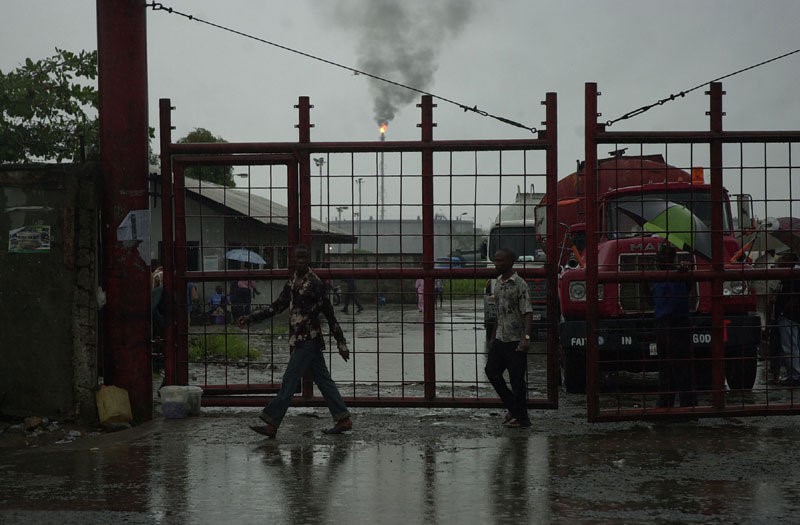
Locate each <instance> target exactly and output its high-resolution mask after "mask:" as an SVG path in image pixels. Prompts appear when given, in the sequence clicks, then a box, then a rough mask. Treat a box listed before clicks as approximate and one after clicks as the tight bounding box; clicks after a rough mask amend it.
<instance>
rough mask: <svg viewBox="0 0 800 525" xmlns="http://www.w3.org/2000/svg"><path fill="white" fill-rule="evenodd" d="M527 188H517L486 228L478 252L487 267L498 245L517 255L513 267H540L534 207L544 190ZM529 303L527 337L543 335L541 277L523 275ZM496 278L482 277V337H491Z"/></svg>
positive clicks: (541, 255)
mask: <svg viewBox="0 0 800 525" xmlns="http://www.w3.org/2000/svg"><path fill="white" fill-rule="evenodd" d="M530 190H531V191H530V192H524V191H521V190H520V188H519V187H518V188H517V195H516V197H515V199H514V202H513V203H512V204H509V205H508V206H505V207H503V208H502V209H501V210H500V213H499V215H498V216H497V218H496V219H495V221H494V223H492V225H491V227H490V229H489V235H488V236H487V237H486V241H485V246H484V249H482V255H483V257H484V260H485V264H486V266H487V267H489V268H493V267H494V263H493V260H494V254H495V253H496V252H497V250H499V249H500V248H507V249H511V250H512V251H513V252H514V253H515V254H516V255H517V262H516V263H515V264H514V268H515V270H519V269H524V268H544V263H545V251H544V246H543V244H542V240H541V237H540V236H539V235H537V231H536V208H537V206H539V204H540V202H541V200H542V199H543V198H544V195H545V194H544V193H535V192H534V188H533V185H531V188H530ZM525 281H526V282H527V283H528V289H529V291H530V296H531V306H532V307H533V323H532V325H531V338H532V339H534V340H535V339H538V338H544V337H545V336H546V331H547V282H546V280H545V279H544V278H539V277H537V278H525ZM496 283H497V279H496V278H492V279H489V280H487V281H486V286H485V288H484V294H483V319H484V326H485V328H486V339H487V341H488V339H489V338H490V337H491V334H492V330H493V329H494V325H495V323H496V321H497V309H496V307H495V303H494V288H495V285H496Z"/></svg>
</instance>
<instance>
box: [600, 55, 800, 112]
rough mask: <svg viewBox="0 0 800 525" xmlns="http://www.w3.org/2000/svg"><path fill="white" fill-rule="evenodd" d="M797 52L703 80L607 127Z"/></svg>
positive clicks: (639, 109)
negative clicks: (713, 83)
mask: <svg viewBox="0 0 800 525" xmlns="http://www.w3.org/2000/svg"><path fill="white" fill-rule="evenodd" d="M795 53H800V49H795V50H794V51H789V52H788V53H784V54H782V55H780V56H776V57H774V58H770V59H769V60H764V61H763V62H759V63H758V64H753V65H752V66H748V67H745V68H742V69H739V70H737V71H734V72H733V73H728V74H727V75H723V76H721V77H719V78H715V79H713V80H708V81H706V82H702V83H700V84H697V85H696V86H694V87H693V88H691V89H687V90H684V91H680V92H678V93H673V94H671V95H670V96H668V97H666V98H662V99H661V100H658V101H656V102H653V103H652V104H648V105H647V106H642V107H640V108H637V109H634V110H633V111H629V112H627V113H625V114H624V115H622V116H621V117H617V118H615V119H614V120H607V121H606V126H607V127H611V126H612V125H613V124H615V123H617V122H619V121H620V120H627V119H629V118H632V117H635V116H638V115H641V114H642V113H644V112H645V111H649V110H651V109H653V108H654V107H656V106H663V105H664V104H666V103H667V102H672V101H673V100H675V99H676V98H680V97H685V96H686V95H688V94H689V93H691V92H692V91H695V90H697V89H700V88H701V87H704V86H707V85H708V84H710V83H711V82H719V81H720V80H723V79H726V78H730V77H732V76H734V75H738V74H739V73H744V72H745V71H749V70H751V69H755V68H757V67H760V66H763V65H765V64H769V63H770V62H775V61H776V60H780V59H782V58H786V57H788V56H790V55H794V54H795Z"/></svg>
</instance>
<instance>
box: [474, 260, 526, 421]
mask: <svg viewBox="0 0 800 525" xmlns="http://www.w3.org/2000/svg"><path fill="white" fill-rule="evenodd" d="M516 260H517V256H516V254H515V253H514V252H513V251H512V250H510V249H508V248H500V249H499V250H497V253H495V254H494V266H495V268H496V269H497V272H498V273H499V277H498V278H497V284H496V285H495V288H494V302H495V305H496V307H497V322H496V323H495V325H494V330H493V333H492V334H491V337H490V338H489V355H488V358H487V360H486V368H485V371H486V377H488V378H489V382H490V383H492V386H493V387H494V389H495V390H496V391H497V394H498V395H499V396H500V399H502V400H503V404H504V405H505V407H506V409H508V414H506V417H505V421H504V422H503V424H504V425H505V426H507V427H511V428H519V427H529V426H531V420H530V419H529V418H528V396H527V393H528V392H527V389H528V386H527V380H526V372H527V370H528V349H529V348H530V344H531V336H530V333H531V318H532V313H533V308H532V307H531V297H530V292H529V291H528V283H526V282H525V280H524V279H522V277H520V276H519V275H517V272H515V271H514V262H516ZM506 370H508V378H509V380H510V383H511V388H510V389H509V387H508V385H507V384H506V380H505V378H503V372H505V371H506Z"/></svg>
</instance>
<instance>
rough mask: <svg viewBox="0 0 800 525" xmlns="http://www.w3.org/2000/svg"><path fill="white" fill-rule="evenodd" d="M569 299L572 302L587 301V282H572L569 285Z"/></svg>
mask: <svg viewBox="0 0 800 525" xmlns="http://www.w3.org/2000/svg"><path fill="white" fill-rule="evenodd" d="M569 299H570V301H585V300H586V282H585V281H572V282H571V283H569Z"/></svg>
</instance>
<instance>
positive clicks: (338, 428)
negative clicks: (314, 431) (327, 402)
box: [322, 417, 353, 434]
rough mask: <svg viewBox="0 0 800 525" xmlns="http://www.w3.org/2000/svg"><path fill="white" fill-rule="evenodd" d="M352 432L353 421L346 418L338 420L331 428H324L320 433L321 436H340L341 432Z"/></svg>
mask: <svg viewBox="0 0 800 525" xmlns="http://www.w3.org/2000/svg"><path fill="white" fill-rule="evenodd" d="M351 430H353V421H352V420H351V419H350V418H349V417H346V418H344V419H340V420H339V421H337V422H336V424H335V425H333V427H332V428H326V429H324V430H323V431H322V433H323V434H341V433H343V432H349V431H351Z"/></svg>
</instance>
